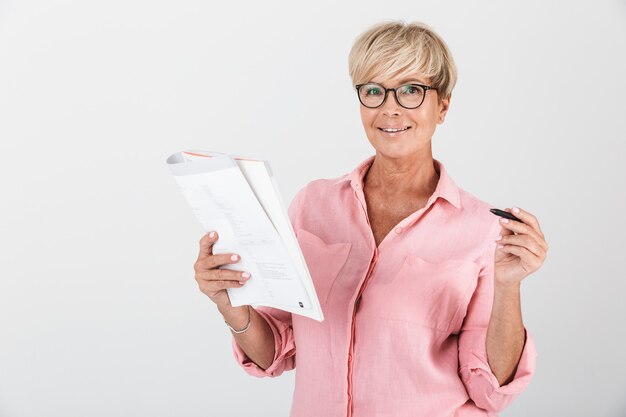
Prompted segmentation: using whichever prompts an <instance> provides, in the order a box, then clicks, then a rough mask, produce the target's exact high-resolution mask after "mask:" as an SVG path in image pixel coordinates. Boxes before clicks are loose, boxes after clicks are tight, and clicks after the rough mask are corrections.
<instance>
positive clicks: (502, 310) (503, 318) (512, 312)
mask: <svg viewBox="0 0 626 417" xmlns="http://www.w3.org/2000/svg"><path fill="white" fill-rule="evenodd" d="M525 342H526V331H525V330H524V323H523V322H522V311H521V303H520V285H519V283H517V284H509V285H507V284H502V283H498V281H497V279H496V280H495V283H494V296H493V307H492V310H491V317H490V319H489V328H488V329H487V359H488V361H489V366H490V367H491V371H492V372H493V374H494V375H495V376H496V378H497V379H498V383H500V386H502V385H505V384H508V383H509V382H511V381H512V380H513V376H514V375H515V371H516V370H517V364H518V363H519V359H520V357H521V355H522V351H523V350H524V343H525Z"/></svg>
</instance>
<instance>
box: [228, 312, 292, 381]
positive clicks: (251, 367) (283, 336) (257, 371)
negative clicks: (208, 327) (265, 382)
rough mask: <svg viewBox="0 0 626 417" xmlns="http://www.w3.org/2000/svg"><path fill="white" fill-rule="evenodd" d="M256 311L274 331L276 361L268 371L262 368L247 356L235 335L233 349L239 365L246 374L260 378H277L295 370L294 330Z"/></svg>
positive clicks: (264, 313) (268, 315) (274, 360)
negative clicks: (285, 372)
mask: <svg viewBox="0 0 626 417" xmlns="http://www.w3.org/2000/svg"><path fill="white" fill-rule="evenodd" d="M255 311H256V312H257V313H258V314H259V315H260V316H261V317H263V319H265V321H266V322H267V324H268V325H269V326H270V329H272V333H273V335H274V359H273V361H272V364H271V365H270V366H269V367H268V368H267V369H263V368H261V367H260V366H259V365H257V364H256V363H254V362H253V361H252V360H251V359H250V358H249V357H248V356H247V355H246V353H245V352H244V350H243V349H242V348H241V347H240V346H239V345H238V344H237V340H236V339H235V336H234V335H233V338H232V347H233V353H234V355H235V359H236V361H237V363H238V364H239V365H240V366H241V367H242V368H243V370H244V371H245V372H246V373H248V374H249V375H252V376H256V377H259V378H262V377H268V376H269V377H276V376H279V375H280V374H282V373H283V372H284V371H288V370H291V369H294V368H295V359H296V358H295V354H296V345H295V340H294V337H293V328H292V327H291V326H288V325H287V324H285V323H283V322H282V321H280V320H277V319H276V318H274V317H273V316H271V315H270V314H268V313H266V312H264V311H261V310H257V309H255Z"/></svg>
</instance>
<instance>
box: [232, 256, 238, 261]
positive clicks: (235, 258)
mask: <svg viewBox="0 0 626 417" xmlns="http://www.w3.org/2000/svg"><path fill="white" fill-rule="evenodd" d="M237 258H238V256H237V255H233V256H231V257H230V260H231V261H236V260H237Z"/></svg>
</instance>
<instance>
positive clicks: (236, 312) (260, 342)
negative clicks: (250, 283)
mask: <svg viewBox="0 0 626 417" xmlns="http://www.w3.org/2000/svg"><path fill="white" fill-rule="evenodd" d="M218 310H219V312H220V313H221V314H222V316H224V320H226V322H227V323H228V324H230V325H231V326H232V327H233V328H235V329H236V330H239V329H243V328H244V327H245V326H246V323H247V322H248V306H247V305H244V306H238V307H231V306H221V307H218ZM249 310H250V327H248V330H246V331H245V332H244V333H235V332H231V333H232V335H233V336H234V338H235V341H236V342H237V344H238V345H239V346H240V347H241V349H243V351H244V352H245V353H246V355H247V356H248V358H250V360H252V362H254V363H256V364H257V365H258V366H259V367H261V368H262V369H264V370H265V369H267V368H269V367H270V365H271V364H272V361H273V360H274V355H275V353H276V351H275V347H274V344H275V340H274V334H273V333H272V329H270V326H269V324H267V322H266V321H265V319H264V318H263V317H261V316H260V315H259V313H257V311H256V310H255V309H254V308H252V307H250V309H249Z"/></svg>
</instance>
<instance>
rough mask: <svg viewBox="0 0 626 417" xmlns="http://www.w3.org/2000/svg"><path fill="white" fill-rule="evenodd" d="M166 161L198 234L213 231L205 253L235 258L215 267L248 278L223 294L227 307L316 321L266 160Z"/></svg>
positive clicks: (201, 154) (193, 156) (316, 307)
mask: <svg viewBox="0 0 626 417" xmlns="http://www.w3.org/2000/svg"><path fill="white" fill-rule="evenodd" d="M166 162H167V164H168V166H169V168H170V170H171V172H172V174H173V176H174V179H175V180H176V183H177V184H178V187H179V189H180V190H181V192H182V194H183V195H184V197H185V199H186V200H187V203H188V204H189V206H191V209H192V211H193V213H194V215H195V216H196V218H197V219H198V221H199V222H200V224H201V226H202V228H203V230H204V232H205V233H208V232H210V231H216V232H218V234H219V239H218V240H217V241H216V242H215V244H214V245H213V254H221V253H236V254H238V255H239V256H240V261H239V262H237V263H236V264H229V265H224V266H221V268H224V269H233V270H238V271H245V272H249V273H250V274H251V277H250V279H249V280H248V281H247V282H246V284H245V285H244V286H242V287H238V288H228V289H227V291H228V297H229V299H230V303H231V305H232V306H233V307H237V306H241V305H246V304H249V305H251V306H253V307H254V306H268V307H273V308H277V309H280V310H284V311H288V312H291V313H294V314H300V315H302V316H305V317H309V318H312V319H314V320H317V321H320V322H321V321H323V320H324V316H323V312H322V309H321V306H320V303H319V300H318V297H317V294H316V292H315V287H314V285H313V280H312V279H311V274H310V273H309V269H308V267H307V264H306V261H305V259H304V256H303V254H302V251H301V250H300V246H299V245H298V240H297V239H296V235H295V233H294V230H293V227H292V225H291V221H290V220H289V216H288V214H287V210H286V208H285V205H284V204H283V200H282V198H281V195H280V192H279V190H278V187H277V184H276V181H275V179H274V176H273V174H272V170H271V168H270V165H269V162H268V161H265V160H259V159H253V158H246V157H240V156H232V155H228V154H225V153H218V152H209V151H200V150H189V151H181V152H177V153H174V154H172V155H171V156H169V157H168V158H167V161H166Z"/></svg>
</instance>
